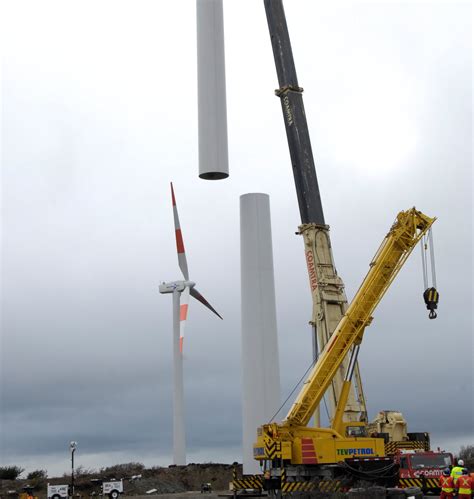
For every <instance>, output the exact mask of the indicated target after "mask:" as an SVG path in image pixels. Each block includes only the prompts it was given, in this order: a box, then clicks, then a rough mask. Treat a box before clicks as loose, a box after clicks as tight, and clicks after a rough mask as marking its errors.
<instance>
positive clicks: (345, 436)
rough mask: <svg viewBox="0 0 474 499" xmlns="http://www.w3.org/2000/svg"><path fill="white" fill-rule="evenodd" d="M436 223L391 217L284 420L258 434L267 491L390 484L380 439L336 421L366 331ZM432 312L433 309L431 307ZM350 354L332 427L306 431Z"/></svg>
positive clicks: (415, 214) (405, 215)
mask: <svg viewBox="0 0 474 499" xmlns="http://www.w3.org/2000/svg"><path fill="white" fill-rule="evenodd" d="M434 221H435V218H430V217H428V216H426V215H424V214H423V213H421V212H420V211H417V210H416V209H415V208H412V209H410V210H407V211H402V212H400V213H399V214H398V215H397V218H396V220H395V222H394V224H393V225H392V227H391V229H390V231H389V232H388V234H387V235H386V237H385V239H384V240H383V242H382V244H381V245H380V247H379V249H378V251H377V252H376V254H375V256H374V258H373V259H372V262H371V263H370V270H369V272H368V273H367V275H366V277H365V279H364V280H363V282H362V284H361V286H360V288H359V290H358V291H357V293H356V295H355V297H354V299H353V300H352V302H351V304H350V305H349V307H348V309H347V311H346V313H345V314H344V316H343V317H342V319H341V321H340V322H339V324H338V325H337V327H336V328H335V331H334V333H333V334H332V336H331V338H330V340H329V342H328V344H327V345H326V347H325V348H324V350H323V351H322V353H321V355H320V356H319V358H318V361H317V362H316V364H315V365H314V367H313V368H312V370H311V372H310V374H309V376H308V379H307V380H306V382H305V383H304V385H303V388H302V389H301V391H300V393H299V395H298V396H297V398H296V400H295V402H294V404H293V406H292V407H291V409H290V411H289V413H288V415H287V417H286V419H285V420H284V421H283V422H281V423H274V422H270V423H268V424H264V425H262V426H261V427H260V428H258V431H257V441H256V443H255V444H254V457H255V459H257V460H259V461H261V462H262V463H263V468H264V477H265V486H266V488H267V489H269V490H281V489H283V490H285V487H286V486H288V484H292V483H298V482H299V483H302V484H306V488H305V489H303V490H308V489H307V485H308V484H311V483H317V482H318V481H321V480H322V479H324V478H330V479H334V478H338V477H345V478H347V477H349V476H351V475H354V474H355V475H356V476H357V477H358V478H361V477H363V478H365V479H367V480H374V481H378V482H379V483H380V482H386V481H389V478H390V479H394V480H395V475H396V469H394V468H396V466H395V463H394V461H393V460H392V459H391V458H388V457H385V445H384V443H385V442H384V439H383V438H376V437H370V436H367V431H366V423H365V422H344V421H343V417H342V416H343V413H344V407H345V405H346V401H347V396H348V393H349V389H350V384H351V378H352V374H353V371H354V365H355V362H356V360H357V354H358V351H359V347H360V344H361V341H362V337H363V334H364V330H365V328H366V327H367V326H368V325H369V324H370V323H371V321H372V314H373V312H374V310H375V308H376V306H377V305H378V303H379V302H380V300H381V299H382V297H383V295H384V294H385V292H386V291H387V289H388V288H389V287H390V285H391V283H392V282H393V280H394V278H395V276H396V275H397V274H398V272H399V270H400V269H401V267H402V266H403V264H404V263H405V261H406V259H407V258H408V256H409V255H410V253H411V251H412V250H413V248H414V247H415V245H416V244H417V242H418V241H419V240H420V239H421V238H422V237H423V236H424V235H425V234H426V233H427V232H428V231H429V229H430V227H431V225H432V224H433V222H434ZM432 298H433V299H436V296H432ZM433 306H434V308H436V307H435V303H434V302H433ZM349 352H350V361H349V366H348V369H347V373H346V377H345V381H344V384H343V388H342V391H341V394H340V396H339V405H338V407H337V410H336V413H335V417H334V418H333V421H332V425H331V428H313V427H308V426H307V425H308V423H309V421H310V419H311V417H312V415H313V413H314V410H315V408H316V407H317V405H318V404H319V403H320V401H321V399H322V397H323V396H324V393H325V391H326V389H327V388H328V386H329V384H330V383H331V381H332V379H333V378H334V375H335V373H336V372H337V370H338V369H339V368H340V366H341V364H342V362H343V360H344V359H345V358H346V356H347V355H348V353H349ZM384 458H385V459H384ZM356 461H357V465H356V464H355V462H356ZM355 466H356V467H357V470H356V472H355V471H354V470H355ZM289 490H292V489H289Z"/></svg>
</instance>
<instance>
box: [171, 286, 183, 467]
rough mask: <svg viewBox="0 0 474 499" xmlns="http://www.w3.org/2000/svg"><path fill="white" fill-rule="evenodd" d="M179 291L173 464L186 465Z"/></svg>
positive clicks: (175, 315) (175, 331) (175, 321)
mask: <svg viewBox="0 0 474 499" xmlns="http://www.w3.org/2000/svg"><path fill="white" fill-rule="evenodd" d="M179 293H180V292H179V291H177V290H175V291H173V379H174V390H173V464H176V465H178V466H185V465H186V437H185V424H184V388H183V356H182V354H181V352H180V350H179V314H180V299H179V298H180V297H179Z"/></svg>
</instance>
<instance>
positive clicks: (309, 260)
mask: <svg viewBox="0 0 474 499" xmlns="http://www.w3.org/2000/svg"><path fill="white" fill-rule="evenodd" d="M306 264H307V265H308V273H309V285H310V286H311V291H315V290H316V288H317V287H318V279H317V278H316V267H315V266H314V256H313V252H312V251H311V250H308V251H307V252H306Z"/></svg>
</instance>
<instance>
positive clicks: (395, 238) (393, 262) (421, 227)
mask: <svg viewBox="0 0 474 499" xmlns="http://www.w3.org/2000/svg"><path fill="white" fill-rule="evenodd" d="M434 221H435V218H430V217H428V216H426V215H424V214H423V213H421V212H420V211H417V210H416V209H415V208H412V209H411V210H408V211H402V212H400V213H399V214H398V216H397V219H396V221H395V223H394V224H393V226H392V228H391V229H390V231H389V233H388V234H387V236H386V237H385V239H384V240H383V242H382V244H381V245H380V248H379V249H378V251H377V253H376V254H375V256H374V258H373V260H372V262H371V264H370V270H369V272H368V274H367V276H366V277H365V279H364V281H363V282H362V284H361V286H360V288H359V290H358V291H357V293H356V295H355V297H354V299H353V300H352V303H351V304H350V306H349V308H348V309H347V312H346V314H345V315H344V317H343V318H342V319H341V321H340V323H339V325H338V326H337V328H336V330H335V331H334V333H333V335H332V337H331V339H330V341H329V343H328V344H327V345H326V347H325V348H324V350H323V352H322V353H321V355H320V357H319V360H318V362H317V364H316V365H315V366H314V368H313V370H312V371H311V373H310V374H309V377H308V380H307V382H306V383H305V385H304V387H303V389H302V390H301V392H300V394H299V396H298V397H297V399H296V401H295V403H294V404H293V406H292V408H291V409H290V411H289V413H288V415H287V417H286V420H285V423H287V424H290V425H299V426H306V425H307V424H308V423H309V420H310V418H311V416H312V414H313V412H314V410H315V408H316V407H317V405H318V404H319V402H320V401H321V399H322V397H323V395H324V393H325V391H326V389H327V387H328V385H329V383H330V382H331V379H332V378H333V377H334V374H335V373H336V371H337V369H338V368H339V366H340V365H341V363H342V361H343V359H344V358H345V357H346V355H347V353H348V352H349V350H350V348H351V347H353V346H354V345H357V344H360V342H361V340H362V335H363V333H364V329H365V327H366V326H368V325H369V324H370V322H371V320H372V313H373V311H374V310H375V308H376V306H377V305H378V303H379V302H380V300H381V299H382V297H383V295H384V294H385V292H386V291H387V289H388V288H389V286H390V284H391V283H392V281H393V279H394V278H395V276H396V275H397V273H398V272H399V270H400V269H401V267H402V266H403V264H404V263H405V261H406V259H407V258H408V256H409V255H410V253H411V251H412V250H413V248H414V247H415V245H416V243H417V242H418V241H419V240H420V239H421V237H422V236H423V235H424V234H425V233H426V232H427V231H428V229H429V228H430V227H431V225H432V224H433V222H434Z"/></svg>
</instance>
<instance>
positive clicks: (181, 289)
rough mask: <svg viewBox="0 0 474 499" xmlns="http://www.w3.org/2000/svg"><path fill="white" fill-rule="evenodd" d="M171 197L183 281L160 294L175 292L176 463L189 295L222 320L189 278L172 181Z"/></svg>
mask: <svg viewBox="0 0 474 499" xmlns="http://www.w3.org/2000/svg"><path fill="white" fill-rule="evenodd" d="M171 199H172V201H173V216H174V228H175V234H176V249H177V251H178V264H179V268H180V269H181V272H182V273H183V277H184V280H181V281H172V282H164V283H162V284H160V293H172V294H173V381H174V390H173V461H174V464H177V465H183V466H184V465H185V464H186V444H185V426H184V395H183V343H184V327H185V325H186V319H187V316H188V304H189V295H191V296H193V297H194V298H195V299H196V300H198V301H200V302H201V303H202V304H203V305H205V306H206V307H207V308H208V309H209V310H211V311H212V312H214V313H215V314H216V315H217V316H218V317H219V318H220V319H222V317H221V316H220V315H219V314H218V313H217V312H216V311H215V310H214V308H213V307H212V306H211V304H210V303H209V302H208V301H207V300H206V299H205V298H204V296H202V294H201V293H200V292H199V291H198V290H197V289H196V287H195V286H196V283H194V282H193V281H190V280H189V272H188V262H187V261H186V252H185V251H184V243H183V236H182V234H181V227H180V225H179V217H178V209H177V207H176V199H175V197H174V190H173V183H171Z"/></svg>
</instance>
